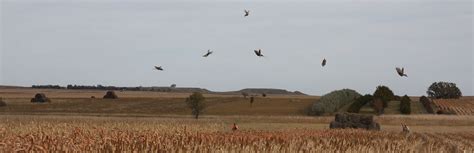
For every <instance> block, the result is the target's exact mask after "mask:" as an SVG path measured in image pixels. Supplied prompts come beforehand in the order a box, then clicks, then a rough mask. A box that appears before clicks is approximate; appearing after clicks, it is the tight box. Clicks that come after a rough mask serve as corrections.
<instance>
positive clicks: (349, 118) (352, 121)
mask: <svg viewBox="0 0 474 153" xmlns="http://www.w3.org/2000/svg"><path fill="white" fill-rule="evenodd" d="M329 128H331V129H338V128H339V129H346V128H354V129H366V130H380V125H379V123H376V122H374V119H373V116H372V115H362V114H354V113H338V114H336V118H335V120H334V121H332V122H331V124H330V125H329Z"/></svg>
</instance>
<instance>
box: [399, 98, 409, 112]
mask: <svg viewBox="0 0 474 153" xmlns="http://www.w3.org/2000/svg"><path fill="white" fill-rule="evenodd" d="M400 112H401V113H402V114H410V113H411V99H410V97H408V96H407V95H405V96H403V97H402V100H401V102H400Z"/></svg>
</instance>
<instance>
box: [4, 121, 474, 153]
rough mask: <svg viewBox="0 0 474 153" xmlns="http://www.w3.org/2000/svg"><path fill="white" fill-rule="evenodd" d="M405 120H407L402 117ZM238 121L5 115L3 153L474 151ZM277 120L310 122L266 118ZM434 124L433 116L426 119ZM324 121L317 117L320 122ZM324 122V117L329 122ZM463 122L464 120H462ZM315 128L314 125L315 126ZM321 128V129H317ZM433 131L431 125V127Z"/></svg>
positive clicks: (386, 134)
mask: <svg viewBox="0 0 474 153" xmlns="http://www.w3.org/2000/svg"><path fill="white" fill-rule="evenodd" d="M401 118H403V117H401ZM234 119H235V118H232V117H231V118H204V119H202V120H194V119H186V118H184V119H176V118H115V117H114V118H108V117H48V116H43V117H34V116H3V117H0V121H1V124H0V150H1V151H3V152H16V151H26V152H31V151H35V152H44V151H46V152H51V151H53V152H57V151H66V152H84V151H86V152H298V151H302V152H463V151H467V152H472V151H474V150H473V148H474V146H473V144H474V143H473V142H474V134H473V132H472V131H470V132H468V131H464V132H463V131H457V132H454V133H452V132H450V133H445V132H440V131H438V132H436V133H431V132H429V133H427V132H414V133H412V134H408V135H406V134H402V133H401V132H399V131H380V132H371V131H364V130H329V129H327V128H323V129H319V128H303V127H300V126H298V128H294V127H283V128H282V129H267V128H268V127H271V126H272V125H275V124H277V123H271V122H261V121H259V122H261V123H266V124H268V125H265V126H255V127H256V129H249V128H247V127H248V126H249V125H251V124H250V122H251V121H252V118H248V119H249V121H247V124H244V123H245V122H244V123H243V124H242V125H240V124H239V125H240V130H239V131H238V132H231V130H230V125H231V121H232V120H234ZM261 119H263V120H267V121H268V120H270V121H272V122H278V121H281V122H286V121H288V120H294V119H300V120H311V119H310V118H298V117H297V118H294V117H290V118H283V119H276V118H271V117H270V118H266V117H262V118H261ZM421 119H422V120H430V119H431V118H421ZM318 120H319V119H316V121H318ZM323 120H324V119H323ZM460 120H463V119H462V118H461V119H460ZM313 125H314V124H313ZM316 127H317V126H316ZM425 128H430V127H425Z"/></svg>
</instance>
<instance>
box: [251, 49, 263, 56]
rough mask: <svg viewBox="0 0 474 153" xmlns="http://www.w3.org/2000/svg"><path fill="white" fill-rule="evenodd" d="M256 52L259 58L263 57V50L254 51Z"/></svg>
mask: <svg viewBox="0 0 474 153" xmlns="http://www.w3.org/2000/svg"><path fill="white" fill-rule="evenodd" d="M253 51H254V52H255V55H257V56H258V57H263V54H262V50H261V49H258V50H253Z"/></svg>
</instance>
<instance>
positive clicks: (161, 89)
mask: <svg viewBox="0 0 474 153" xmlns="http://www.w3.org/2000/svg"><path fill="white" fill-rule="evenodd" d="M0 88H4V89H5V88H30V87H20V86H1V85H0ZM31 88H35V89H67V90H121V91H155V92H176V93H192V92H200V93H206V94H223V95H240V94H242V93H247V94H250V95H260V94H263V93H265V94H273V95H307V94H304V93H302V92H299V91H288V90H285V89H273V88H245V89H241V90H238V91H224V92H220V91H211V90H208V89H205V88H196V87H166V86H152V87H141V86H139V87H116V86H102V85H97V86H94V85H92V86H90V85H68V86H65V87H63V86H59V85H33V86H31Z"/></svg>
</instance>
